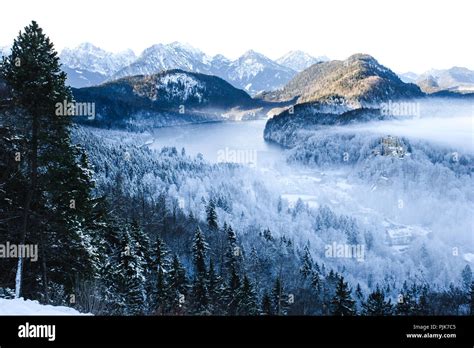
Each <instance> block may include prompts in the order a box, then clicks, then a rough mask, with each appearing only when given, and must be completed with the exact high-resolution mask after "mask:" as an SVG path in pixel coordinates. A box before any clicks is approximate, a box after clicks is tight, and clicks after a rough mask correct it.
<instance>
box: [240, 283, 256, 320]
mask: <svg viewBox="0 0 474 348" xmlns="http://www.w3.org/2000/svg"><path fill="white" fill-rule="evenodd" d="M237 314H238V315H257V314H258V308H257V298H256V295H255V290H254V288H253V285H252V283H251V282H250V280H249V278H248V277H247V276H246V275H244V278H243V281H242V286H241V287H240V289H239V295H238V303H237Z"/></svg>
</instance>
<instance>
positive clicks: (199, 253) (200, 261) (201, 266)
mask: <svg viewBox="0 0 474 348" xmlns="http://www.w3.org/2000/svg"><path fill="white" fill-rule="evenodd" d="M207 249H208V245H207V243H206V241H205V239H204V235H203V233H202V231H201V229H200V228H199V227H197V228H196V232H195V234H194V240H193V263H194V271H195V275H194V282H193V288H192V294H193V298H192V301H193V313H194V314H199V315H207V314H210V300H209V289H208V287H207V285H208V284H207V267H206V251H207Z"/></svg>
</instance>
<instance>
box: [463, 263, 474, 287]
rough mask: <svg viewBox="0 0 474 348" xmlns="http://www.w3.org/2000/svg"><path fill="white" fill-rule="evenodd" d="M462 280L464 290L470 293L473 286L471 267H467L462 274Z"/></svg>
mask: <svg viewBox="0 0 474 348" xmlns="http://www.w3.org/2000/svg"><path fill="white" fill-rule="evenodd" d="M461 279H462V288H463V290H464V291H466V292H469V290H470V288H471V284H472V280H473V279H472V270H471V266H469V265H466V267H464V269H463V270H462V272H461Z"/></svg>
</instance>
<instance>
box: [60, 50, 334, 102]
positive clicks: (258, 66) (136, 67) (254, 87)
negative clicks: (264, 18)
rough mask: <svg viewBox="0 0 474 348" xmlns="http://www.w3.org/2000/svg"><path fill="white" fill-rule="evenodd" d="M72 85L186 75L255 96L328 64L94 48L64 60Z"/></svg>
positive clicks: (296, 54)
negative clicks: (210, 77) (209, 78)
mask: <svg viewBox="0 0 474 348" xmlns="http://www.w3.org/2000/svg"><path fill="white" fill-rule="evenodd" d="M60 57H61V61H62V63H63V69H64V70H65V71H66V72H67V73H68V76H69V79H68V82H69V84H70V85H71V86H73V87H86V86H92V85H97V84H100V83H102V82H104V81H112V80H116V79H118V78H121V77H126V76H134V75H151V74H156V73H159V72H161V71H163V70H171V69H182V70H185V71H189V72H197V73H203V74H208V75H215V76H218V77H220V78H222V79H224V80H226V81H228V82H229V83H231V84H232V85H233V86H234V87H236V88H240V89H244V90H246V91H247V92H248V93H250V94H257V93H259V92H261V91H263V90H274V89H278V88H281V87H283V86H284V85H285V84H286V83H287V82H288V81H289V80H291V79H292V78H293V77H294V76H295V75H296V73H297V72H298V71H300V70H302V69H304V68H306V67H308V66H310V65H312V64H314V63H316V62H318V61H321V60H324V59H325V58H324V57H320V58H314V57H312V56H310V55H309V54H307V53H304V52H301V51H292V52H289V53H288V54H286V55H284V56H283V57H281V58H280V59H278V61H273V60H271V59H270V58H268V57H266V56H264V55H263V54H260V53H257V52H255V51H252V50H250V51H247V52H246V53H244V54H243V55H242V56H241V57H239V58H238V59H236V60H234V61H232V60H230V59H228V58H226V57H224V56H223V55H220V54H218V55H216V56H213V57H211V56H209V55H207V54H205V53H204V52H202V51H201V50H199V49H197V48H195V47H192V46H191V45H188V44H184V43H180V42H172V43H170V44H157V45H153V46H151V47H149V48H147V49H145V50H144V51H143V52H142V53H141V54H140V55H139V56H138V57H135V55H134V53H133V52H132V51H130V50H127V51H124V52H121V53H116V54H114V53H111V52H107V51H104V50H102V49H100V48H98V47H96V46H94V45H92V44H89V43H85V44H81V45H79V46H78V47H76V48H74V49H64V50H63V52H62V53H61V55H60Z"/></svg>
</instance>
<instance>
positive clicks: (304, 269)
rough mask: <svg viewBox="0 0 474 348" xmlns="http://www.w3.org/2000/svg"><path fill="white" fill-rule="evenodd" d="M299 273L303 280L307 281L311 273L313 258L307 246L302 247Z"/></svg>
mask: <svg viewBox="0 0 474 348" xmlns="http://www.w3.org/2000/svg"><path fill="white" fill-rule="evenodd" d="M300 273H301V275H302V277H303V279H307V278H308V277H310V276H311V274H312V273H313V258H312V257H311V253H310V251H309V247H308V245H306V246H305V247H304V252H303V258H302V260H301V267H300Z"/></svg>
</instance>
